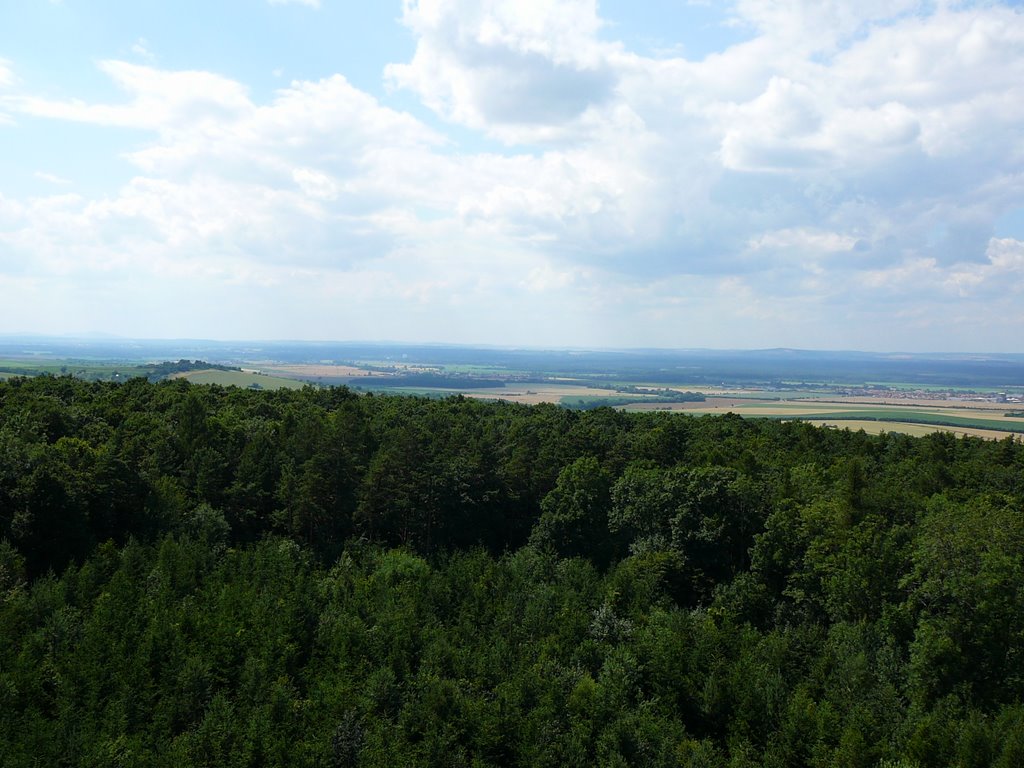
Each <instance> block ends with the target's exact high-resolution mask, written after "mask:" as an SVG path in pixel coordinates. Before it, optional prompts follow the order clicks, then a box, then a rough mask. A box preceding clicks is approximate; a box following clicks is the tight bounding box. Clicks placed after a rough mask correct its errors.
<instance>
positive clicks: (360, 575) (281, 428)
mask: <svg viewBox="0 0 1024 768" xmlns="http://www.w3.org/2000/svg"><path fill="white" fill-rule="evenodd" d="M1021 627H1024V445H1021V444H1018V443H1014V442H1013V440H1012V439H1006V440H1002V441H999V442H994V441H985V440H981V439H977V438H963V439H956V438H954V437H953V436H951V435H949V434H934V435H931V436H929V437H925V438H911V437H908V436H905V435H897V434H888V435H881V436H871V435H867V434H865V433H864V432H863V431H861V432H850V431H846V430H826V429H820V428H816V427H813V426H810V425H808V424H804V423H799V422H781V421H772V420H758V419H748V420H745V419H741V418H739V417H738V416H734V415H726V416H714V417H712V416H706V417H700V418H695V417H688V416H684V415H676V414H665V413H634V414H630V413H623V412H620V411H616V410H614V409H611V408H596V409H593V410H589V411H573V410H569V409H565V408H559V407H557V406H551V405H540V406H534V407H530V406H524V405H521V404H514V403H507V402H482V401H479V400H474V399H471V398H463V397H460V396H455V397H450V398H447V399H443V400H428V399H425V398H413V397H393V396H387V395H357V394H355V393H353V392H351V391H349V390H347V389H344V388H328V389H314V388H306V389H303V390H297V391H292V390H277V391H261V392H257V391H251V390H245V389H239V388H222V387H218V386H194V385H190V384H189V383H188V382H187V381H184V380H171V381H165V382H161V383H158V384H153V383H149V382H147V381H146V380H145V379H141V378H139V379H133V380H130V381H127V382H125V383H122V384H111V383H100V382H84V381H80V380H75V379H72V378H69V377H60V378H54V377H39V378H35V379H12V380H10V381H6V382H0V764H2V765H3V766H4V768H8V767H10V768H15V767H19V768H20V767H21V766H36V765H82V766H121V765H138V766H147V765H156V766H168V767H170V766H181V765H189V766H309V767H310V768H313V767H317V768H319V767H323V766H361V767H362V768H370V767H378V766H379V767H381V768H383V767H384V766H396V765H400V766H465V767H466V768H476V767H481V768H482V767H484V766H494V767H495V768H497V767H498V766H524V767H525V766H530V767H531V768H532V767H533V766H542V767H550V768H561V767H562V766H592V765H593V766H608V767H609V768H611V767H613V766H614V767H616V768H619V767H621V766H654V767H655V768H659V767H665V768H668V767H669V766H673V767H674V766H711V767H712V768H726V767H729V768H732V767H735V766H773V767H783V766H792V767H793V768H797V767H798V766H799V767H801V768H802V767H803V766H822V767H824V766H863V767H864V768H882V767H886V768H888V767H892V768H897V767H898V768H911V767H912V766H913V767H914V768H940V767H945V766H951V765H954V766H999V767H1001V768H1011V766H1020V765H1024V666H1022V664H1021V659H1022V658H1024V633H1022V632H1021Z"/></svg>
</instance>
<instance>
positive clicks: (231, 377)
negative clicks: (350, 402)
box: [180, 371, 309, 389]
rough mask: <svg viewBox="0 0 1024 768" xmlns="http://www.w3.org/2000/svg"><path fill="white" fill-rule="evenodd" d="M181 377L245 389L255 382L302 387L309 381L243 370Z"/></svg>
mask: <svg viewBox="0 0 1024 768" xmlns="http://www.w3.org/2000/svg"><path fill="white" fill-rule="evenodd" d="M180 378H183V379H185V380H186V381H188V382H190V383H192V384H217V385H219V386H222V387H241V388H243V389H245V388H247V387H251V386H252V385H253V384H257V385H259V387H260V388H261V389H302V388H303V387H305V386H307V385H308V383H309V382H305V381H298V380H296V379H285V378H282V377H280V376H267V375H266V374H259V373H245V372H243V371H194V372H190V373H188V374H186V375H184V376H181V377H180Z"/></svg>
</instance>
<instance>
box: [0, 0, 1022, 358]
mask: <svg viewBox="0 0 1024 768" xmlns="http://www.w3.org/2000/svg"><path fill="white" fill-rule="evenodd" d="M4 333H7V334H23V333H40V334H62V335H92V334H110V335H117V336H124V337H130V338H204V339H237V340H242V339H268V340H269V339H310V340H395V341H408V342H447V343H464V344H496V345H510V346H537V347H616V348H621V347H648V348H650V347H664V348H695V347H705V348H764V347H798V348H815V349H861V350H873V351H897V350H902V351H920V352H927V351H935V352H940V351H947V352H948V351H974V352H981V351H987V352H1024V7H1022V3H1021V2H1009V1H1004V2H996V1H980V2H955V1H953V0H934V1H931V2H919V1H917V0H859V1H858V2H856V3H854V2H850V1H849V0H789V1H784V0H732V1H727V0H722V1H721V2H715V1H714V0H701V1H698V0H645V1H644V2H637V1H636V0H602V1H598V0H476V1H475V2H471V1H470V0H404V2H400V1H399V0H394V1H392V0H375V2H372V3H367V2H358V3H357V2H354V1H352V0H344V1H342V0H218V1H217V2H211V1H210V0H201V1H200V0H176V2H174V3H168V2H156V0H133V2H130V3H127V2H122V1H121V0H117V1H115V0H88V1H87V0H0V334H4Z"/></svg>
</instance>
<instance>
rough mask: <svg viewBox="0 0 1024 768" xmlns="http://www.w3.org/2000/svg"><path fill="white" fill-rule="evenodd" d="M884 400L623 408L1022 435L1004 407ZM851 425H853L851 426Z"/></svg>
mask: <svg viewBox="0 0 1024 768" xmlns="http://www.w3.org/2000/svg"><path fill="white" fill-rule="evenodd" d="M928 402H929V403H934V405H925V404H923V403H922V402H921V401H902V400H900V401H897V402H889V401H886V400H883V399H870V398H869V399H862V400H857V401H856V402H854V401H852V400H846V399H844V400H843V401H841V402H837V401H836V399H832V400H829V401H827V402H826V401H824V400H818V399H815V400H808V399H794V400H788V399H787V400H771V401H769V400H755V399H741V398H739V397H736V396H730V397H709V398H708V399H707V400H706V401H705V402H703V403H671V404H664V405H662V404H659V403H655V404H651V403H637V404H635V405H627V406H625V407H624V409H625V410H630V411H636V410H674V411H683V412H686V413H689V414H691V415H695V416H696V415H704V414H722V413H736V414H738V415H740V416H744V417H748V418H774V419H800V420H804V421H809V422H811V423H815V424H822V425H829V426H840V427H844V426H845V427H849V428H851V429H865V431H873V432H882V431H885V432H903V433H906V434H928V433H930V432H935V431H947V432H955V433H957V434H971V435H975V436H981V437H990V438H1001V437H1005V436H1006V435H1007V434H1008V433H1017V434H1024V418H1021V417H1015V416H1007V415H1006V413H1007V412H1009V409H1010V408H1011V407H1012V405H1011V404H1007V403H988V402H984V403H978V404H977V406H978V407H974V404H971V405H967V404H965V403H963V402H962V401H955V402H956V404H955V405H951V404H950V401H946V400H938V399H936V400H930V401H928ZM855 425H856V426H855Z"/></svg>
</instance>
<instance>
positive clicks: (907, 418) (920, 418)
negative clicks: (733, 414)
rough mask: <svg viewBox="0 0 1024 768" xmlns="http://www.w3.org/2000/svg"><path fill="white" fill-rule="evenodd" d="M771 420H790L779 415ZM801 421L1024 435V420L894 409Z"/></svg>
mask: <svg viewBox="0 0 1024 768" xmlns="http://www.w3.org/2000/svg"><path fill="white" fill-rule="evenodd" d="M769 418H789V417H787V416H785V415H779V416H775V417H769ZM791 418H793V419H799V420H801V421H891V422H895V423H905V424H929V425H935V426H940V427H971V428H974V429H991V430H996V431H999V432H1020V433H1024V420H1021V421H1019V422H1014V421H1011V420H1009V419H1005V418H1004V419H1000V420H996V419H971V418H967V417H965V416H947V415H936V414H929V413H922V412H919V411H918V412H909V413H908V412H906V411H895V412H894V411H893V410H892V409H874V410H864V411H834V412H832V413H813V414H812V413H804V414H801V415H799V416H793V417H791Z"/></svg>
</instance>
